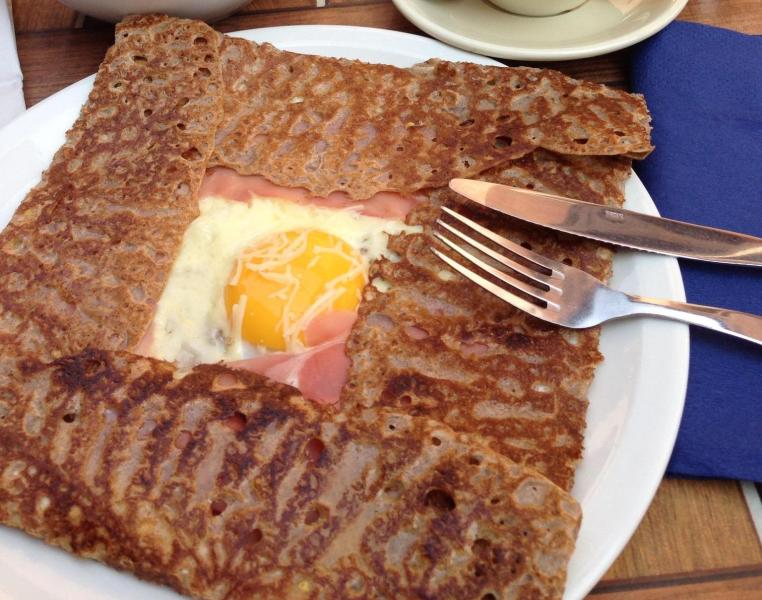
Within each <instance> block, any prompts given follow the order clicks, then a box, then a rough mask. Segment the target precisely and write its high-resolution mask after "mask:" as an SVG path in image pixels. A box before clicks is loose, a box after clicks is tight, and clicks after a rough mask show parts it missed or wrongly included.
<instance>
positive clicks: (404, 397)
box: [400, 394, 413, 405]
mask: <svg viewBox="0 0 762 600" xmlns="http://www.w3.org/2000/svg"><path fill="white" fill-rule="evenodd" d="M412 403H413V399H412V398H411V397H410V395H408V394H403V395H402V396H400V404H404V405H408V404H412Z"/></svg>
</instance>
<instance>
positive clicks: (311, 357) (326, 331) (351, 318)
mask: <svg viewBox="0 0 762 600" xmlns="http://www.w3.org/2000/svg"><path fill="white" fill-rule="evenodd" d="M356 318H357V315H356V314H355V313H354V312H352V311H346V310H337V311H326V312H324V313H321V314H320V315H318V316H317V317H315V318H314V319H313V320H312V321H311V322H310V323H309V324H308V326H307V329H306V330H305V343H306V344H307V345H308V347H307V349H306V350H304V351H303V352H298V353H289V352H278V353H275V354H265V355H263V356H256V357H254V358H247V359H244V360H237V361H234V362H231V363H228V366H230V367H233V368H236V369H245V370H247V371H253V372H255V373H259V374H260V375H264V376H265V377H268V378H270V379H273V380H275V381H278V382H280V383H286V384H288V385H292V386H294V387H296V388H298V389H299V391H300V392H302V394H303V395H304V397H305V398H308V399H310V400H314V401H315V402H318V403H320V404H334V403H336V402H338V401H339V395H340V393H341V388H342V387H344V383H345V382H346V380H347V374H348V373H349V366H350V362H349V359H348V358H347V355H346V341H347V337H349V332H350V330H351V329H352V325H353V324H354V322H355V319H356Z"/></svg>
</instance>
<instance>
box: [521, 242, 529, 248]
mask: <svg viewBox="0 0 762 600" xmlns="http://www.w3.org/2000/svg"><path fill="white" fill-rule="evenodd" d="M521 247H522V248H526V249H527V250H531V249H532V244H530V243H529V242H521Z"/></svg>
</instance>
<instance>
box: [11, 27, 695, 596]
mask: <svg viewBox="0 0 762 600" xmlns="http://www.w3.org/2000/svg"><path fill="white" fill-rule="evenodd" d="M297 31H298V32H299V33H305V34H307V35H313V36H318V37H320V36H324V35H325V34H329V33H334V34H335V33H339V31H342V32H343V33H345V34H347V35H349V36H352V35H356V34H357V33H363V34H367V35H371V36H374V35H375V36H380V38H388V37H392V38H398V39H400V40H402V39H405V40H407V41H410V42H412V43H413V44H415V45H422V48H417V49H416V52H417V53H418V55H419V57H420V55H421V54H426V53H427V52H429V51H433V52H434V53H433V54H430V56H431V57H435V56H437V52H445V53H448V54H451V55H458V56H460V57H461V58H460V60H473V61H475V62H480V63H482V64H492V65H498V66H504V65H502V64H500V63H498V62H497V61H494V60H492V59H490V58H488V57H485V56H483V55H478V54H472V53H470V52H467V51H464V50H462V49H458V48H453V47H451V46H449V45H447V44H444V43H443V42H441V41H439V40H434V39H431V38H428V37H424V36H420V35H416V34H411V33H407V32H400V31H395V30H386V29H380V28H372V27H358V26H351V25H290V26H277V27H265V28H258V29H246V30H239V31H234V32H230V33H229V34H228V35H234V36H238V37H244V38H246V39H255V40H257V41H260V42H263V41H271V40H272V39H273V38H278V36H284V39H285V40H288V41H289V42H291V43H296V44H297V45H298V44H299V43H300V42H299V41H298V40H296V41H295V37H294V33H296V32H297ZM265 38H266V39H265ZM361 39H363V38H361ZM325 41H326V42H330V43H331V47H334V48H339V49H340V48H341V47H342V46H343V47H353V48H358V47H361V45H360V44H358V42H352V43H344V44H341V43H340V42H339V43H336V40H335V39H326V40H325ZM277 43H278V42H276V44H277ZM309 43H316V40H313V41H309V42H305V41H302V42H301V44H303V45H304V44H309ZM283 45H287V44H283ZM399 53H400V54H402V53H401V52H399ZM448 60H458V59H457V58H455V59H453V58H449V59H448ZM93 79H94V75H90V76H88V77H85V78H83V79H81V80H79V81H77V82H75V83H73V84H71V85H69V86H67V87H66V88H63V89H62V90H60V91H58V92H56V93H55V94H52V95H51V96H48V97H47V98H45V99H43V100H42V101H40V102H39V103H38V104H36V105H35V106H33V107H31V108H30V109H29V110H27V111H26V112H24V113H22V114H21V115H19V116H18V117H17V118H16V119H14V120H13V121H11V122H10V123H8V124H7V125H5V126H4V127H2V128H0V160H2V158H3V157H4V156H6V154H7V150H8V149H12V148H13V143H12V141H11V140H13V138H15V137H16V136H17V135H18V134H19V133H22V134H23V132H24V130H25V129H26V128H27V127H28V125H27V124H28V123H29V122H30V121H33V120H35V119H36V117H37V116H38V115H40V116H42V115H43V114H44V113H45V112H46V111H49V110H50V109H49V107H50V108H53V107H55V106H56V105H58V106H60V103H61V102H64V103H67V102H68V103H71V101H72V98H70V96H72V95H74V98H75V99H77V100H78V99H79V98H78V94H80V93H82V91H83V90H82V88H87V89H86V90H85V95H87V94H89V87H88V86H89V85H91V83H92V80H93ZM65 107H66V106H65V105H64V108H65ZM67 129H68V126H67ZM631 180H632V181H634V182H635V183H634V185H636V186H639V187H640V188H642V190H643V192H645V197H646V199H647V202H646V204H649V206H648V207H647V208H648V212H651V214H655V215H658V214H659V213H658V210H657V208H656V206H655V204H654V202H653V199H652V198H651V196H650V194H649V193H648V191H647V189H646V188H645V186H643V184H642V182H641V181H640V179H639V178H638V176H637V174H635V172H634V171H633V172H632V175H631ZM14 211H15V208H14ZM2 228H4V226H2V227H0V229H2ZM660 258H661V259H662V260H664V261H666V262H665V263H664V266H665V268H666V270H665V273H666V274H667V279H668V280H669V285H670V286H671V288H672V295H671V297H672V298H674V299H677V300H685V290H684V286H683V282H682V276H681V273H680V268H679V263H678V261H677V260H676V259H674V258H669V257H660ZM679 327H681V329H679V330H678V329H677V328H676V329H675V332H673V334H672V335H674V336H675V338H674V340H675V344H676V345H677V346H679V347H680V352H679V353H678V355H677V357H678V359H679V362H680V364H679V365H677V367H676V369H677V370H678V371H680V372H681V373H682V377H681V378H679V377H678V378H676V379H675V380H674V381H673V383H674V385H675V386H676V389H677V390H678V394H677V395H678V396H679V397H678V398H676V400H675V402H676V403H675V404H674V405H673V406H672V408H673V414H672V419H671V420H670V421H669V422H670V423H673V426H672V427H670V428H669V429H670V431H671V435H670V436H669V439H667V438H664V437H663V438H661V440H660V442H661V445H662V452H660V453H659V457H658V458H659V460H658V464H654V463H651V468H650V469H648V472H649V477H648V482H647V483H648V485H647V486H646V487H645V488H641V489H640V490H639V496H640V498H642V499H643V498H644V499H645V500H644V501H642V503H641V504H640V505H639V510H638V511H632V513H631V514H630V519H629V525H630V526H628V527H626V528H624V529H622V528H620V536H618V543H616V544H613V545H612V546H611V547H609V548H606V549H605V552H604V556H603V557H602V558H600V559H599V562H598V564H597V568H595V569H589V570H588V571H587V572H585V573H583V574H582V576H581V577H580V579H579V581H577V582H576V583H575V585H574V587H573V589H571V588H570V586H569V585H568V583H569V582H568V581H567V590H566V592H565V594H564V598H565V599H566V600H572V599H577V598H582V597H584V596H585V595H586V594H587V593H588V592H589V591H590V589H592V587H593V586H594V585H595V584H596V583H597V582H598V581H599V580H600V578H601V577H602V576H603V574H604V573H605V571H606V570H607V569H608V568H609V566H610V565H611V563H613V561H614V560H615V559H616V557H617V556H618V555H619V554H620V552H621V550H622V548H624V546H625V545H626V544H627V543H628V541H629V540H630V538H631V537H632V534H633V533H634V531H635V529H636V528H637V525H638V524H639V523H640V521H641V519H642V517H643V516H644V514H645V512H646V511H647V510H648V508H649V506H650V504H651V501H652V500H653V496H654V495H655V493H656V490H657V488H658V485H659V483H660V481H661V479H662V477H663V474H664V471H665V470H666V467H667V464H668V462H669V458H670V456H671V452H672V449H673V448H674V443H675V440H676V437H677V433H678V428H679V424H680V416H681V414H682V410H683V407H684V405H685V391H686V388H687V379H688V364H689V335H688V327H687V326H684V327H683V326H679ZM666 442H669V443H668V444H666ZM613 454H614V452H613V450H612V455H613ZM644 490H645V491H644ZM583 523H584V517H583ZM583 526H584V525H583ZM2 529H3V530H5V529H10V528H6V527H3V528H2ZM22 535H24V537H28V536H26V535H25V534H22ZM45 547H46V548H51V547H50V546H47V545H46V546H45ZM106 568H107V569H109V570H111V569H110V568H108V567H106ZM133 577H134V576H133ZM135 580H136V581H142V580H137V579H135ZM165 589H166V588H165Z"/></svg>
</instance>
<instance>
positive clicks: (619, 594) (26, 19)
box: [12, 0, 762, 600]
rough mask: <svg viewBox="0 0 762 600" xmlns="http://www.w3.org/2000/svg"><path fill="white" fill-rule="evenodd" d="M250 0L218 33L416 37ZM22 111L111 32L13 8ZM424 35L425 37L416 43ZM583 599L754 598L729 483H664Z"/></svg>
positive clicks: (605, 66)
mask: <svg viewBox="0 0 762 600" xmlns="http://www.w3.org/2000/svg"><path fill="white" fill-rule="evenodd" d="M327 4H328V6H327V7H325V8H316V7H315V0H254V1H253V2H251V3H250V4H249V5H248V6H247V7H246V8H244V9H243V10H241V11H240V12H239V13H237V14H236V15H234V16H232V17H230V18H228V19H226V20H224V21H222V22H220V23H218V24H217V25H216V26H217V27H218V28H219V29H220V30H222V31H234V30H237V29H248V28H253V27H268V26H274V25H299V24H345V25H350V24H351V25H365V26H370V27H381V28H386V29H396V30H399V31H409V32H413V33H422V32H420V31H419V30H418V29H417V28H416V27H414V26H413V25H412V24H411V23H409V22H408V21H406V20H405V19H404V18H403V17H402V15H401V14H400V13H399V12H398V11H397V10H396V9H395V7H394V6H393V5H392V3H391V2H390V0H327ZM12 7H13V13H14V23H15V27H16V34H17V42H18V49H19V58H20V60H21V67H22V70H23V72H24V93H25V96H26V102H27V106H31V105H32V104H35V103H36V102H39V101H40V100H42V99H43V98H45V97H47V96H49V95H50V94H52V93H54V92H56V91H58V90H60V89H61V88H63V87H65V86H67V85H69V84H70V83H73V82H74V81H77V80H79V79H81V78H82V77H85V76H87V75H89V74H91V73H93V72H94V71H95V70H96V68H97V67H98V64H99V63H100V61H101V59H102V58H103V55H104V53H105V51H106V48H108V46H109V45H111V42H112V39H113V27H112V26H110V25H108V24H105V23H101V22H98V21H95V20H93V19H90V18H85V17H84V16H83V15H79V14H77V13H75V12H74V11H72V10H70V9H68V8H65V7H64V6H62V5H60V4H58V3H57V2H55V0H15V1H13V2H12ZM680 18H681V19H685V20H688V21H698V22H702V23H709V24H712V25H718V26H722V27H727V28H730V29H735V30H737V31H743V32H745V33H754V34H760V33H762V1H760V0H691V1H690V2H689V3H688V5H687V7H686V8H685V10H684V11H683V12H682V14H681V15H680ZM423 35H425V34H423ZM628 58H629V55H628V52H627V51H626V50H624V51H620V52H616V53H614V54H610V55H607V56H601V57H597V58H590V59H585V60H580V61H568V62H559V63H551V64H549V66H552V67H554V68H557V69H560V70H561V71H564V72H565V73H568V74H570V75H572V76H574V77H582V78H586V79H590V80H593V81H599V82H603V83H607V84H609V85H614V86H618V87H627V66H628ZM591 597H592V598H593V599H600V600H604V599H605V600H613V599H616V600H625V599H628V600H629V599H632V598H638V599H647V600H651V599H657V598H667V597H669V598H688V597H691V598H696V599H700V600H709V599H712V600H714V599H720V598H733V599H734V600H736V599H746V598H748V599H752V598H755V599H759V598H762V546H761V545H760V542H759V539H758V537H757V535H756V533H755V529H754V525H753V522H752V519H751V517H750V515H749V511H748V509H747V506H746V503H745V502H744V499H743V495H742V492H741V489H740V486H739V484H738V483H737V482H732V481H693V480H683V479H671V478H668V479H665V480H664V482H663V483H662V485H661V487H660V488H659V491H658V493H657V495H656V498H655V499H654V502H653V504H652V505H651V508H650V509H649V510H648V513H647V514H646V516H645V518H644V519H643V522H642V523H641V525H640V528H639V529H638V530H637V532H636V533H635V536H634V537H633V538H632V540H631V541H630V543H629V545H628V546H627V547H626V548H625V550H624V551H623V552H622V554H621V556H620V557H619V559H618V560H617V561H616V562H615V563H614V565H613V566H612V567H611V569H610V570H609V572H608V573H607V574H606V576H605V577H604V578H603V580H602V581H601V582H600V583H599V584H598V585H597V586H596V588H595V589H594V590H593V592H592V594H591Z"/></svg>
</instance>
